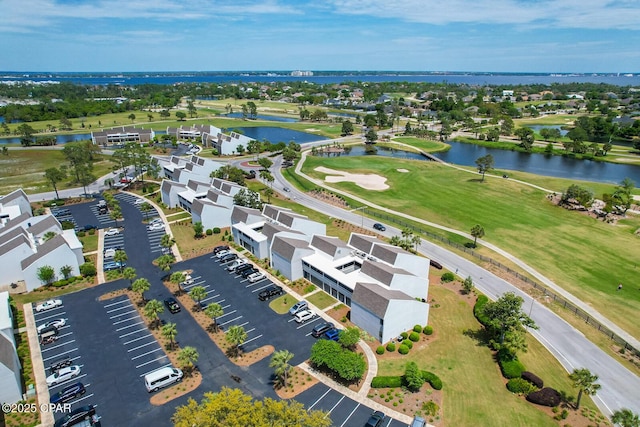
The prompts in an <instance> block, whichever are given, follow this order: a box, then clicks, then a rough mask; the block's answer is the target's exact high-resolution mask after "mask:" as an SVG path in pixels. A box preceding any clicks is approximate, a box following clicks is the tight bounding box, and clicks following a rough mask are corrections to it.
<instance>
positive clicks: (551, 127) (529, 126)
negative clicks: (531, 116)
mask: <svg viewBox="0 0 640 427" xmlns="http://www.w3.org/2000/svg"><path fill="white" fill-rule="evenodd" d="M526 127H528V128H531V129H533V130H534V131H535V132H538V133H540V131H541V130H542V129H558V130H559V131H560V135H562V136H565V135H566V134H568V133H569V131H568V130H565V129H562V126H561V125H527V126H526Z"/></svg>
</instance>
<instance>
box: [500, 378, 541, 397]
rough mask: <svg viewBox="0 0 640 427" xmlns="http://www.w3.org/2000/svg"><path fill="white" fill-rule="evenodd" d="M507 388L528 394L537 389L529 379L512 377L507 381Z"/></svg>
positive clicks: (513, 391)
mask: <svg viewBox="0 0 640 427" xmlns="http://www.w3.org/2000/svg"><path fill="white" fill-rule="evenodd" d="M507 390H509V391H510V392H511V393H515V394H524V395H527V394H529V393H531V392H533V391H536V390H537V389H536V387H535V386H534V385H533V384H531V383H530V382H529V381H527V380H524V379H522V378H511V379H510V380H509V381H508V382H507Z"/></svg>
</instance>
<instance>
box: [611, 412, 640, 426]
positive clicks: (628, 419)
mask: <svg viewBox="0 0 640 427" xmlns="http://www.w3.org/2000/svg"><path fill="white" fill-rule="evenodd" d="M611 422H613V423H614V424H618V425H619V426H620V427H640V417H638V415H637V414H634V413H633V412H632V411H631V409H627V408H622V409H618V410H616V411H614V413H613V416H612V417H611Z"/></svg>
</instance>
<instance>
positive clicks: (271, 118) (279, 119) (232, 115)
mask: <svg viewBox="0 0 640 427" xmlns="http://www.w3.org/2000/svg"><path fill="white" fill-rule="evenodd" d="M220 117H230V118H234V119H239V118H242V113H229V114H221V115H220ZM256 119H259V120H267V121H270V122H283V123H295V122H297V121H299V120H298V119H294V118H291V117H279V116H268V115H264V114H258V115H257V116H256Z"/></svg>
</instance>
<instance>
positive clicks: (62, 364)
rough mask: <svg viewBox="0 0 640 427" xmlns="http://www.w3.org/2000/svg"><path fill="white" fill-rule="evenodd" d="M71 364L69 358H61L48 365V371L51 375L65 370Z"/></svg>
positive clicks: (71, 361)
mask: <svg viewBox="0 0 640 427" xmlns="http://www.w3.org/2000/svg"><path fill="white" fill-rule="evenodd" d="M72 364H73V360H71V358H70V357H69V356H65V357H62V358H60V359H57V360H56V361H54V362H53V363H51V365H49V370H50V371H51V373H53V372H56V371H59V370H60V369H62V368H66V367H67V366H71V365H72Z"/></svg>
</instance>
